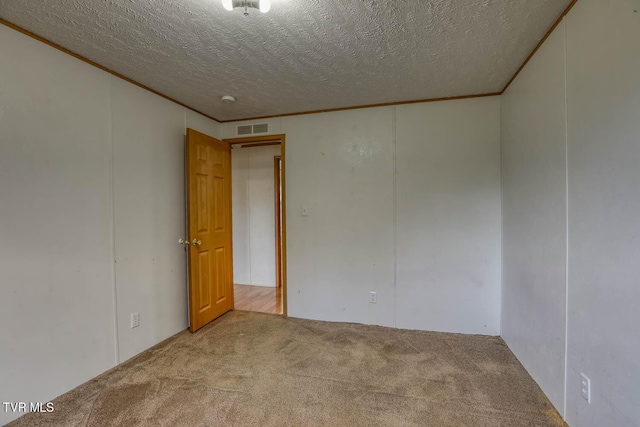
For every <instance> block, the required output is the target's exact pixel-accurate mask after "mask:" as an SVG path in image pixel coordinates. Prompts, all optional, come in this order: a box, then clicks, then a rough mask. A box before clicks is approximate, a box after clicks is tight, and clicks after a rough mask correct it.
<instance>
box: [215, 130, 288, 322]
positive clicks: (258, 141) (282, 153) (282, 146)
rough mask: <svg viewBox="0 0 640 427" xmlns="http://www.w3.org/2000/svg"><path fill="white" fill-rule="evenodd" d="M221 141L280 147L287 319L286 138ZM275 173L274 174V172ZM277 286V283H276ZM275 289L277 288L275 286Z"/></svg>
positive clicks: (284, 301) (283, 283) (245, 138)
mask: <svg viewBox="0 0 640 427" xmlns="http://www.w3.org/2000/svg"><path fill="white" fill-rule="evenodd" d="M222 141H224V142H226V143H227V144H229V145H230V146H234V145H242V146H245V145H246V146H247V147H262V146H268V145H279V146H280V162H281V167H282V174H281V177H280V180H281V186H282V204H281V212H280V214H281V215H282V230H281V236H282V241H281V250H280V254H281V256H282V261H281V263H280V265H281V268H282V271H281V281H282V290H281V292H282V317H287V185H286V183H287V178H286V177H287V174H286V164H287V162H286V151H287V150H286V136H285V134H276V135H261V136H249V137H244V138H225V139H223V140H222ZM232 155H233V154H232ZM274 173H275V172H274ZM274 197H275V196H274ZM276 285H277V283H276ZM276 287H277V286H276Z"/></svg>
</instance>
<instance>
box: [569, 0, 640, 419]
mask: <svg viewBox="0 0 640 427" xmlns="http://www.w3.org/2000/svg"><path fill="white" fill-rule="evenodd" d="M634 10H637V12H634ZM638 76H640V1H638V0H633V1H629V0H627V1H612V0H608V1H602V0H580V1H578V3H577V4H576V6H575V7H574V9H573V10H572V11H571V13H570V14H569V16H568V17H567V99H568V100H569V105H568V110H569V121H568V135H569V138H568V153H569V154H568V159H569V296H568V298H569V312H568V349H567V350H568V353H567V354H568V360H567V420H568V422H569V424H571V425H574V426H603V425H611V426H614V425H615V426H635V427H637V426H640V334H639V330H640V328H639V325H640V309H639V307H640V274H639V270H638V260H640V185H639V184H640V79H639V78H638ZM580 372H584V373H585V374H586V375H587V376H588V377H590V378H591V381H592V388H593V390H592V392H593V402H592V403H591V405H588V404H587V403H586V402H585V401H584V400H582V399H581V398H580V379H579V373H580Z"/></svg>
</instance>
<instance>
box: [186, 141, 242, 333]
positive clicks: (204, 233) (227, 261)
mask: <svg viewBox="0 0 640 427" xmlns="http://www.w3.org/2000/svg"><path fill="white" fill-rule="evenodd" d="M187 175H188V176H187V199H188V200H187V205H188V221H189V225H188V229H189V240H190V241H191V245H190V246H189V271H190V272H191V274H190V275H189V307H190V323H189V325H190V326H189V329H190V330H191V331H192V332H193V331H196V330H198V329H200V328H201V327H202V326H204V325H206V324H207V323H209V322H210V321H212V320H213V319H215V318H217V317H219V316H221V315H222V314H224V313H226V312H227V311H229V310H231V309H232V308H233V270H232V266H233V260H232V259H231V254H232V251H231V149H230V147H229V145H228V144H227V143H224V142H222V141H218V140H217V139H215V138H211V137H210V136H207V135H205V134H202V133H200V132H197V131H194V130H192V129H187Z"/></svg>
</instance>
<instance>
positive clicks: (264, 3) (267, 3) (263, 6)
mask: <svg viewBox="0 0 640 427" xmlns="http://www.w3.org/2000/svg"><path fill="white" fill-rule="evenodd" d="M258 4H259V5H260V12H262V13H267V12H269V9H271V0H260V1H259V3H258Z"/></svg>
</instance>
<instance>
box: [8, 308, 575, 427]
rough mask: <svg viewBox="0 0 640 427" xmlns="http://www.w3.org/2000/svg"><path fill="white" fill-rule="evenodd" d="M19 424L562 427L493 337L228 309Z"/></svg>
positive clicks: (519, 366)
mask: <svg viewBox="0 0 640 427" xmlns="http://www.w3.org/2000/svg"><path fill="white" fill-rule="evenodd" d="M54 405H55V412H53V413H50V414H45V413H42V414H27V415H25V416H24V417H22V418H20V419H18V420H16V421H15V422H14V423H12V424H10V425H11V426H13V427H18V426H45V425H46V426H136V425H145V426H350V427H352V426H435V427H439V426H474V427H475V426H505V427H507V426H508V427H516V426H563V425H564V424H563V422H562V420H561V418H560V416H559V415H558V413H557V412H556V411H555V410H554V409H553V407H552V406H551V404H550V403H549V401H548V400H547V398H546V397H545V395H544V394H543V393H542V391H541V390H540V389H539V388H538V386H537V385H536V383H535V382H534V381H533V380H532V379H531V377H529V375H528V374H527V372H526V371H525V370H524V369H523V367H522V366H521V365H520V363H519V362H518V361H517V360H516V358H515V357H514V356H513V354H512V353H511V352H510V351H509V349H508V348H507V346H506V345H505V343H504V342H503V341H502V339H500V338H496V337H486V336H468V335H457V334H442V333H432V332H419V331H406V330H398V329H390V328H381V327H375V326H364V325H354V324H345V323H327V322H317V321H310V320H301V319H292V318H290V319H284V318H282V317H279V316H275V315H269V314H258V313H248V312H239V311H236V312H231V313H228V314H227V315H225V316H223V317H222V318H220V319H218V320H217V321H215V322H213V323H212V324H210V325H208V326H206V327H205V328H203V329H202V330H200V331H199V332H197V333H195V334H191V333H189V332H187V331H185V332H182V333H179V334H178V335H176V336H174V337H172V338H170V339H168V340H167V341H165V342H163V343H161V344H159V345H157V346H156V347H154V348H152V349H150V350H148V351H146V352H144V353H142V354H141V355H139V356H137V357H135V358H134V359H131V360H130V361H128V362H126V363H124V364H122V365H120V366H118V367H116V368H114V369H112V370H111V371H109V372H107V373H105V374H103V375H101V376H99V377H97V378H96V379H94V380H92V381H89V382H88V383H86V384H83V385H81V386H80V387H78V388H76V389H74V390H72V391H70V392H69V393H67V394H64V395H62V396H61V397H59V398H57V399H56V400H54Z"/></svg>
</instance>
